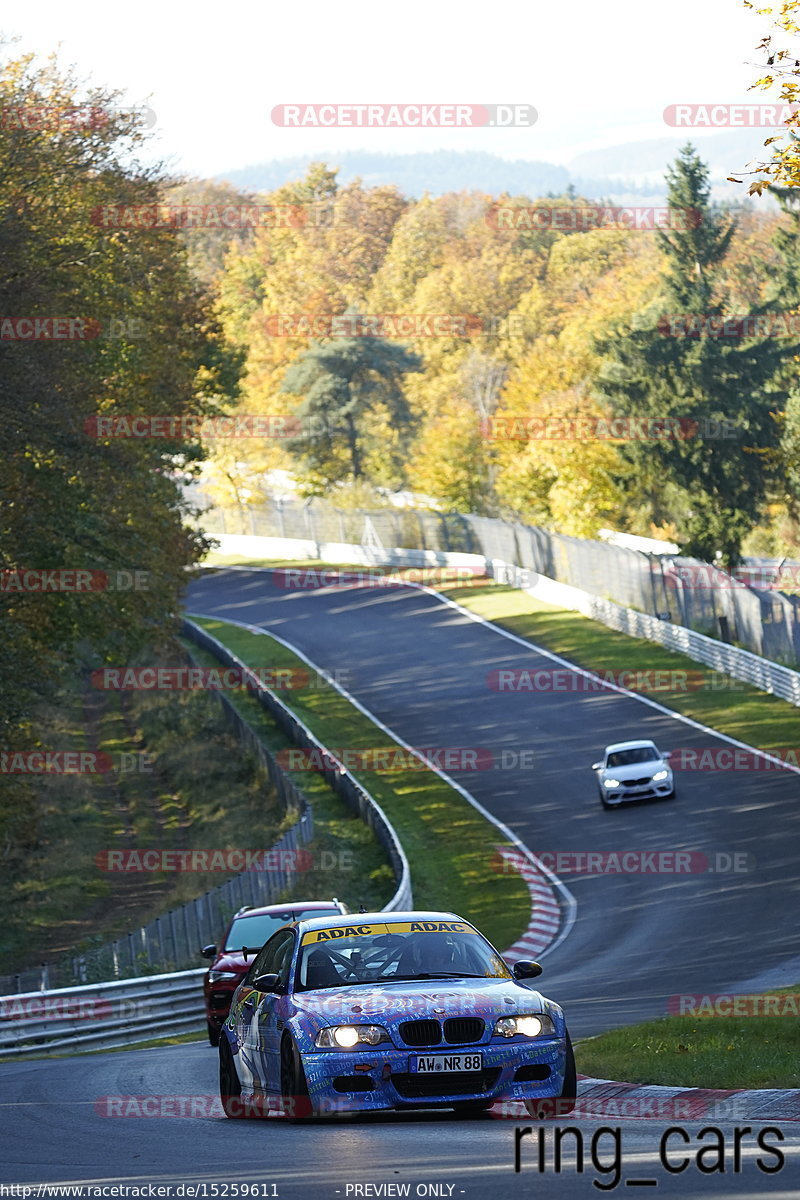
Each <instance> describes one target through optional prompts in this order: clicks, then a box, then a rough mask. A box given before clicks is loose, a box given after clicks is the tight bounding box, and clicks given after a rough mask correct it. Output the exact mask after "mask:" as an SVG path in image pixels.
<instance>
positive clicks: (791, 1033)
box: [575, 988, 800, 1088]
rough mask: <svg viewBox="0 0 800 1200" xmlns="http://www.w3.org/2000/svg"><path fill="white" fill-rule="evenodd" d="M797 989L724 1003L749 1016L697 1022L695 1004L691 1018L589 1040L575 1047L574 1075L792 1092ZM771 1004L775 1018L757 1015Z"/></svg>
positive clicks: (797, 1076) (799, 1035) (797, 1058)
mask: <svg viewBox="0 0 800 1200" xmlns="http://www.w3.org/2000/svg"><path fill="white" fill-rule="evenodd" d="M798 990H800V989H798V988H787V989H782V990H781V991H780V992H769V993H764V994H763V995H762V996H756V995H753V996H748V997H744V996H742V997H738V998H737V997H732V998H731V999H732V1000H733V1001H734V1003H735V1002H736V1001H737V999H738V1001H739V1002H740V1006H741V1007H740V1012H743V1011H748V1012H749V1013H750V1014H752V1015H747V1016H741V1015H740V1016H736V1015H732V1016H715V1015H709V1016H706V1015H702V1013H703V1011H704V1005H703V1002H702V1001H701V1002H700V1003H699V1004H698V1005H697V1006H695V1015H689V1014H687V1015H684V1016H674V1017H663V1018H662V1019H660V1020H658V1021H645V1022H643V1023H642V1024H640V1025H630V1026H628V1027H627V1028H625V1029H615V1030H612V1031H611V1032H610V1033H604V1034H601V1035H600V1036H599V1037H595V1038H589V1039H588V1040H587V1041H585V1042H581V1043H580V1045H579V1046H578V1047H576V1051H575V1056H576V1059H577V1063H578V1070H579V1071H580V1072H581V1074H583V1075H592V1076H594V1077H595V1078H598V1079H617V1080H620V1081H624V1082H625V1083H656V1084H664V1085H667V1086H673V1087H682V1086H685V1087H704V1088H797V1087H800V1066H798V1063H800V1021H798V1019H797V1018H798V1014H800V996H798V994H797V993H798ZM771 997H775V998H776V999H775V1000H774V1002H773V1007H772V1011H773V1012H776V1011H777V1012H778V1013H780V1014H781V1015H764V1013H765V1011H766V1012H769V1006H768V1005H767V1000H768V998H771ZM787 997H788V999H787ZM781 998H782V999H781ZM718 1003H719V1001H717V1002H715V1000H714V997H710V998H709V1003H708V1004H707V1005H705V1008H707V1009H708V1010H710V1011H711V1012H713V1011H714V1008H715V1007H716V1004H718ZM719 1011H721V1004H720V1008H719ZM698 1013H699V1014H701V1015H696V1014H698Z"/></svg>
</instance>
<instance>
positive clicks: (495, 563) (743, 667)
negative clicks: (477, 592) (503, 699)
mask: <svg viewBox="0 0 800 1200" xmlns="http://www.w3.org/2000/svg"><path fill="white" fill-rule="evenodd" d="M487 570H488V573H489V574H491V575H492V576H493V577H494V578H495V579H497V580H498V581H501V582H503V583H509V584H511V586H512V587H519V588H521V589H522V590H523V591H526V592H527V593H528V594H529V595H531V596H534V597H535V598H536V599H537V600H543V601H544V602H545V603H546V604H555V605H558V606H559V607H562V608H569V609H572V610H574V611H575V612H580V613H583V615H584V616H586V617H591V618H592V619H593V620H595V621H600V622H602V624H603V625H607V626H608V627H609V629H616V630H617V631H618V632H619V633H627V634H628V635H629V636H630V637H637V638H645V639H646V640H647V641H650V642H658V643H659V645H661V646H666V648H667V649H668V650H675V651H677V652H678V653H679V654H685V655H686V656H687V658H692V659H694V660H695V662H701V663H704V664H705V666H707V667H712V668H713V669H714V670H715V671H720V672H722V673H723V674H725V675H731V676H732V677H733V678H734V679H741V680H742V681H743V682H744V683H749V684H752V686H753V687H756V688H758V689H759V690H760V691H762V692H770V693H772V694H773V695H775V696H779V697H780V698H781V700H787V701H788V702H789V704H796V705H799V706H800V672H798V671H793V670H792V669H791V668H790V667H784V666H781V664H780V663H774V662H770V660H769V659H767V658H760V657H759V656H758V655H757V654H751V653H750V651H749V650H741V649H740V648H739V647H738V646H730V645H728V644H727V643H726V642H718V641H715V639H714V638H710V637H706V636H705V634H702V633H695V631H694V630H693V629H687V628H686V626H685V625H673V624H671V623H670V622H669V621H660V620H659V619H658V618H657V617H651V616H650V615H649V614H648V613H642V612H637V611H636V610H635V609H633V608H623V607H622V605H620V604H614V602H613V601H612V600H604V599H603V598H602V596H593V595H591V594H590V593H589V592H584V591H581V589H580V588H575V587H571V586H570V585H569V584H566V583H557V582H556V580H554V579H545V578H544V577H543V576H541V575H540V576H538V577H537V578H536V579H535V581H534V582H533V583H532V584H529V576H530V574H531V573H530V572H527V571H524V570H521V569H520V568H519V567H517V566H515V565H514V564H513V563H507V562H502V561H501V560H499V559H492V560H491V561H490V562H489V563H488V564H487Z"/></svg>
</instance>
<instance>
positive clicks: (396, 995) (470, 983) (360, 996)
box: [293, 979, 549, 1026]
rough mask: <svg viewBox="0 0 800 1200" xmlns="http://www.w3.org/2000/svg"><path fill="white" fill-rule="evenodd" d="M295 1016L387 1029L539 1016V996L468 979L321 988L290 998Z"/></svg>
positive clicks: (542, 1006) (499, 982) (503, 983)
mask: <svg viewBox="0 0 800 1200" xmlns="http://www.w3.org/2000/svg"><path fill="white" fill-rule="evenodd" d="M293 999H294V1003H295V1005H296V1007H297V1009H298V1010H299V1011H300V1012H303V1013H305V1014H306V1015H307V1016H309V1017H312V1018H314V1019H315V1023H317V1022H318V1023H319V1024H320V1025H336V1024H341V1023H342V1022H343V1021H346V1022H347V1023H348V1024H357V1023H361V1022H367V1021H375V1022H377V1023H379V1024H381V1025H387V1026H391V1025H393V1024H397V1023H398V1022H400V1021H409V1020H419V1019H420V1018H425V1017H434V1018H438V1019H440V1020H443V1019H444V1018H446V1017H468V1016H484V1017H502V1016H513V1014H514V1013H521V1012H527V1013H530V1012H544V1011H545V1010H546V1008H548V1007H549V1002H545V999H544V997H543V996H542V995H541V994H540V993H539V992H534V991H532V990H531V988H527V987H523V986H522V985H521V984H519V983H516V982H512V981H511V980H506V979H469V980H465V981H464V982H463V983H461V982H459V981H455V982H453V983H451V982H449V981H448V980H438V979H421V980H420V981H419V982H414V983H412V982H408V983H395V984H392V983H385V984H377V985H373V986H369V985H361V986H356V987H340V988H325V989H320V990H319V991H314V992H299V993H295V995H294V997H293Z"/></svg>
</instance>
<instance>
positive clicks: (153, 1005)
mask: <svg viewBox="0 0 800 1200" xmlns="http://www.w3.org/2000/svg"><path fill="white" fill-rule="evenodd" d="M203 974H204V971H203V969H202V968H200V969H198V970H194V971H180V972H178V973H176V974H171V975H147V976H144V977H143V978H141V979H122V980H115V981H114V982H113V983H90V984H85V985H84V986H83V987H73V988H58V989H55V990H53V991H50V992H21V993H18V994H15V995H13V996H0V1058H20V1057H23V1056H25V1055H35V1054H59V1053H60V1054H69V1053H72V1052H74V1050H75V1049H76V1048H77V1049H81V1050H101V1049H112V1048H113V1047H115V1046H127V1045H130V1044H131V1043H132V1042H139V1041H146V1040H148V1039H149V1038H153V1037H158V1036H159V1035H163V1034H164V1032H165V1030H166V1031H168V1032H169V1033H181V1032H190V1031H191V1030H193V1029H198V1030H200V1029H202V1028H203V1027H204V1025H205V1015H204V1011H203V992H202V987H201V980H202V977H203Z"/></svg>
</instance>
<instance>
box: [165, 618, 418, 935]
mask: <svg viewBox="0 0 800 1200" xmlns="http://www.w3.org/2000/svg"><path fill="white" fill-rule="evenodd" d="M183 634H184V637H187V638H189V640H190V641H192V642H194V643H195V645H198V646H202V647H203V648H204V649H206V650H208V651H209V652H210V653H211V654H213V655H214V657H215V658H217V659H219V660H220V661H221V662H223V663H224V664H225V665H226V666H227V667H235V668H236V669H237V670H239V671H241V672H242V675H243V676H247V677H249V678H250V679H251V680H252V691H253V693H254V694H255V696H256V698H257V700H258V702H259V704H261V706H262V707H263V708H265V709H266V710H267V712H268V713H269V714H270V716H271V717H272V718H273V720H274V721H275V723H276V724H277V725H278V726H279V727H280V728H281V729H282V730H283V731H284V733H286V734H287V736H288V737H290V738H291V739H292V741H293V742H294V743H295V745H296V746H300V747H302V748H303V749H306V750H320V751H322V750H325V746H324V745H323V743H322V742H321V741H319V739H318V738H316V737H315V736H314V734H313V733H312V732H311V730H310V729H309V728H308V727H307V726H306V725H304V724H303V722H302V721H301V720H300V718H299V717H297V716H295V714H294V713H293V712H292V710H291V709H290V708H288V707H287V706H286V705H285V704H283V703H282V702H281V701H280V700H279V699H278V697H277V696H276V695H275V694H274V692H271V691H270V689H269V688H267V687H265V686H264V684H263V683H262V682H261V680H260V679H259V678H258V676H257V675H256V674H255V673H254V672H253V671H251V670H250V669H249V668H248V667H247V665H246V664H245V663H243V662H242V660H241V659H240V658H237V656H236V655H235V654H233V653H232V652H231V651H230V650H229V649H228V647H227V646H223V644H222V642H220V641H217V639H216V638H215V637H212V636H211V634H210V633H208V632H207V631H206V630H205V629H201V628H200V626H199V625H195V624H194V622H193V621H188V620H187V621H184V623H183ZM328 757H330V755H329V756H328ZM333 762H335V760H333ZM320 773H321V774H322V775H323V776H324V778H325V779H326V781H327V783H328V784H329V785H330V787H331V788H332V789H333V790H334V791H335V792H336V793H337V795H339V796H341V798H342V799H343V800H344V802H345V803H346V804H347V805H348V807H349V808H351V809H352V810H353V811H354V812H356V813H358V815H359V816H360V817H361V819H362V820H363V821H366V823H367V824H368V825H369V827H370V828H371V829H372V830H374V832H375V836H376V837H377V839H378V841H379V842H380V844H381V845H382V846H383V848H384V849H385V850H386V853H387V854H388V856H389V861H390V863H391V865H392V870H393V871H394V877H395V880H396V882H397V889H396V891H395V893H394V895H393V896H392V898H391V900H390V901H389V903H388V904H386V905H384V911H386V912H391V911H394V910H397V909H400V910H402V909H407V908H412V907H413V897H412V893H411V872H410V871H409V867H408V859H407V858H406V856H405V852H404V850H403V847H402V846H401V845H400V840H399V838H398V837H397V834H396V833H395V831H394V829H393V828H392V826H391V825H390V824H389V821H388V820H387V818H386V815H385V814H384V812H383V809H382V808H381V807H380V805H379V804H378V803H377V802H376V801H375V800H374V799H373V798H372V796H370V794H369V792H367V791H366V790H365V789H364V788H363V787H362V786H361V784H360V783H357V782H356V780H355V779H354V778H353V776H352V775H351V774H350V772H349V771H348V770H346V769H345V767H343V766H339V765H335V766H334V765H331V766H330V767H326V768H324V769H323V770H322V771H321V772H320Z"/></svg>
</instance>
